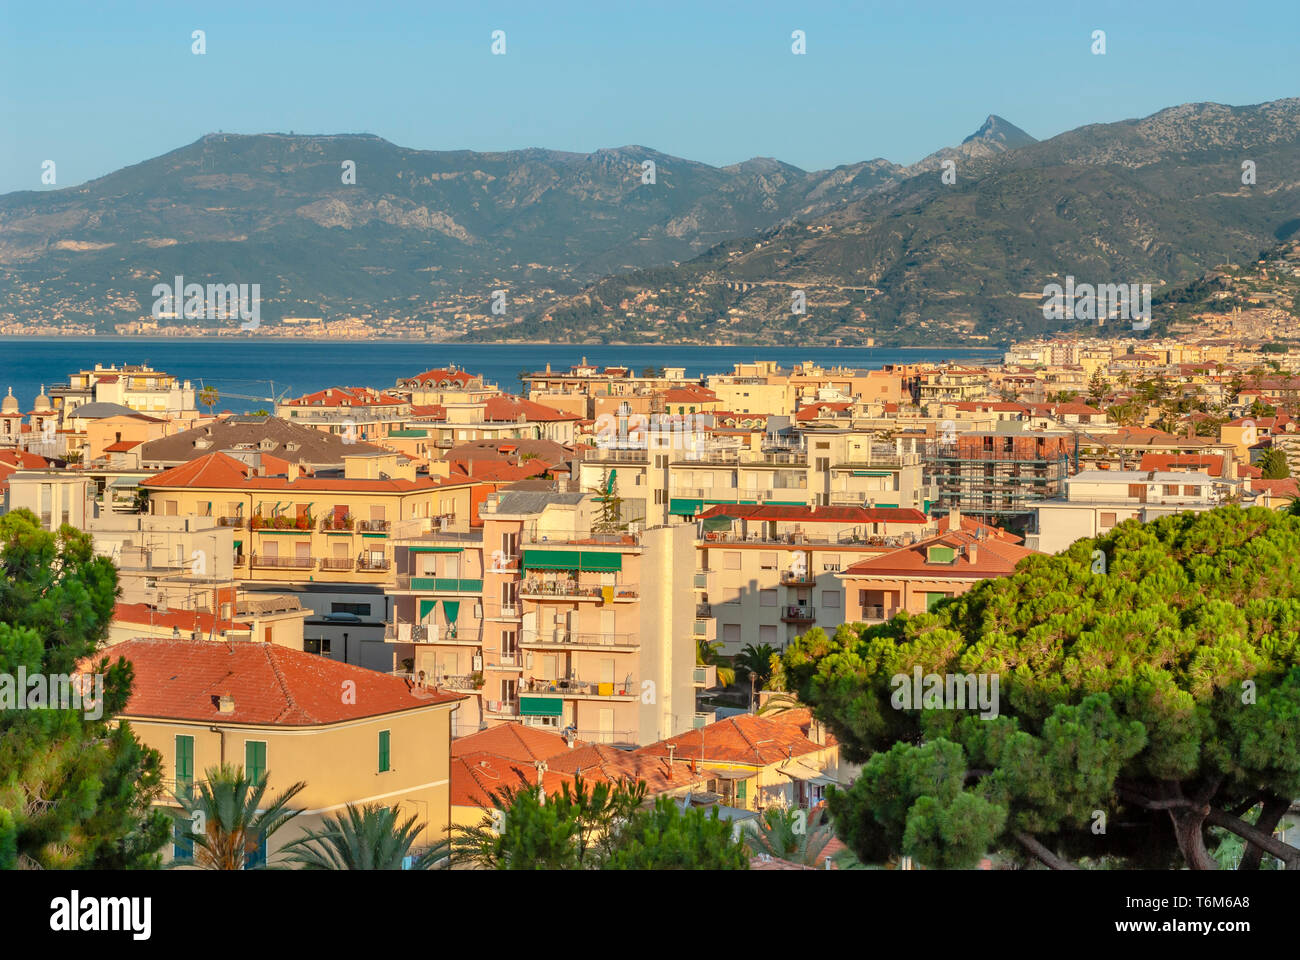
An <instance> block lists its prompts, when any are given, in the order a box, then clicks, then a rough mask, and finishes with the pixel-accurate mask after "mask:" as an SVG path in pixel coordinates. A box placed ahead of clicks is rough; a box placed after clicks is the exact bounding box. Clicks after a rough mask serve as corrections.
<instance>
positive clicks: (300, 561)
mask: <svg viewBox="0 0 1300 960" xmlns="http://www.w3.org/2000/svg"><path fill="white" fill-rule="evenodd" d="M253 566H255V567H269V568H274V569H279V570H310V569H312V568H313V567H315V566H316V559H315V558H314V557H261V556H258V555H257V554H256V553H255V554H253Z"/></svg>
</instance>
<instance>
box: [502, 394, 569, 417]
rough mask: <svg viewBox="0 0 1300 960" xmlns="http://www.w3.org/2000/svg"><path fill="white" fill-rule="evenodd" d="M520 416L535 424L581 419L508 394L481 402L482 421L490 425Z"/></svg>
mask: <svg viewBox="0 0 1300 960" xmlns="http://www.w3.org/2000/svg"><path fill="white" fill-rule="evenodd" d="M521 416H523V417H525V418H526V419H528V420H530V421H533V422H535V423H546V422H550V421H555V420H581V419H582V417H580V416H578V414H576V413H565V412H564V411H563V410H556V409H555V408H554V407H548V406H545V405H543V404H540V403H535V402H533V401H532V400H524V399H523V398H522V397H514V396H510V395H508V394H499V395H498V396H495V397H488V399H487V400H485V401H484V402H483V419H484V421H487V422H492V423H500V422H511V421H515V420H518V419H519V418H520V417H521Z"/></svg>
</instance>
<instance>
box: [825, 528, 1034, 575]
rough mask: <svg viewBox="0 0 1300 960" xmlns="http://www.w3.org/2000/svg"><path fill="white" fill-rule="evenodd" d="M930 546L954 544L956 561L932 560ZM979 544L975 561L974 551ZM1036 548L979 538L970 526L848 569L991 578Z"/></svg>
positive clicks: (869, 572)
mask: <svg viewBox="0 0 1300 960" xmlns="http://www.w3.org/2000/svg"><path fill="white" fill-rule="evenodd" d="M930 547H952V548H954V549H955V550H956V551H957V554H956V559H955V560H954V562H952V563H931V562H930V561H929V560H928V559H927V551H928V548H930ZM972 547H974V548H975V551H976V558H975V561H974V562H972V561H971V558H970V553H969V552H968V551H969V550H970V549H971V548H972ZM1035 552H1036V551H1034V550H1030V549H1029V548H1028V547H1023V546H1021V545H1020V544H1017V543H1008V542H1007V541H1005V540H1000V539H997V538H995V537H984V538H977V537H976V536H975V535H974V534H972V533H969V532H968V531H966V530H958V531H952V532H949V533H942V534H939V535H938V536H936V537H929V538H927V539H925V540H922V541H921V542H920V543H915V544H912V545H911V546H908V547H899V548H898V549H897V550H891V551H890V552H889V553H885V554H881V555H880V556H876V557H870V558H868V559H866V560H859V561H858V562H857V563H855V564H853V565H852V566H851V567H849V568H848V569H847V570H845V571H844V576H846V577H917V576H919V577H935V576H938V577H945V578H949V579H962V580H987V579H990V578H992V577H1005V576H1008V575H1009V574H1011V573H1012V572H1014V571H1015V569H1016V564H1017V563H1019V562H1020V561H1021V560H1023V559H1024V558H1025V557H1028V556H1031V555H1033V554H1034V553H1035Z"/></svg>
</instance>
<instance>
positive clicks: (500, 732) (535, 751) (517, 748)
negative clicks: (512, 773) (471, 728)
mask: <svg viewBox="0 0 1300 960" xmlns="http://www.w3.org/2000/svg"><path fill="white" fill-rule="evenodd" d="M568 748H569V745H568V743H567V742H566V741H565V739H564V738H563V737H562V736H560V735H559V734H558V733H550V732H548V731H546V730H538V729H537V728H536V727H526V726H524V725H523V724H522V723H503V724H500V725H499V726H495V727H488V729H486V730H480V731H479V732H478V733H473V734H470V735H469V736H468V737H457V738H456V739H455V740H453V741H452V742H451V755H452V756H453V757H459V756H462V755H465V754H470V753H490V754H492V755H493V756H497V757H503V758H505V759H507V760H516V761H519V762H527V763H535V762H536V761H538V760H545V759H546V758H547V757H550V756H554V755H555V754H557V753H559V752H560V751H562V750H567V749H568Z"/></svg>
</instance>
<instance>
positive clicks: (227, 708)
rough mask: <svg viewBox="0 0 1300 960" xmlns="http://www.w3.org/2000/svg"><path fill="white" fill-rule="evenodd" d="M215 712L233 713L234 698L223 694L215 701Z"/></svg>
mask: <svg viewBox="0 0 1300 960" xmlns="http://www.w3.org/2000/svg"><path fill="white" fill-rule="evenodd" d="M217 711H218V712H219V713H234V712H235V698H234V697H232V696H231V695H230V694H228V693H223V694H222V695H221V697H220V698H219V699H218V700H217Z"/></svg>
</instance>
